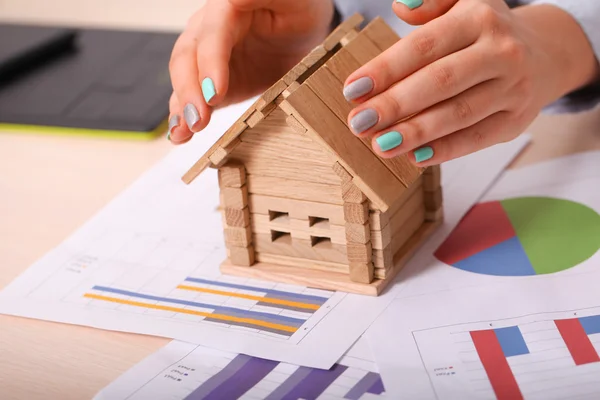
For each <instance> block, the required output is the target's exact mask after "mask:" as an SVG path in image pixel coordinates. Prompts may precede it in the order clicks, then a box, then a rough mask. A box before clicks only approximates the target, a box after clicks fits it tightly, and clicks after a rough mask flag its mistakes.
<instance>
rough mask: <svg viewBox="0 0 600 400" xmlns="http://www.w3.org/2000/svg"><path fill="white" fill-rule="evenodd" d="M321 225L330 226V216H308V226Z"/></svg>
mask: <svg viewBox="0 0 600 400" xmlns="http://www.w3.org/2000/svg"><path fill="white" fill-rule="evenodd" d="M317 225H318V226H320V227H323V228H328V227H329V218H322V217H308V226H317Z"/></svg>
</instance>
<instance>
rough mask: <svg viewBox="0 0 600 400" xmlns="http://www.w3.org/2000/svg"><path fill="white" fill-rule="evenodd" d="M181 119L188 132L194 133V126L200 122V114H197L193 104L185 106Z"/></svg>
mask: <svg viewBox="0 0 600 400" xmlns="http://www.w3.org/2000/svg"><path fill="white" fill-rule="evenodd" d="M183 117H184V118H185V122H186V124H187V126H188V128H190V131H192V132H194V125H196V124H197V123H198V121H200V114H198V110H197V109H196V107H195V106H194V105H193V104H188V105H186V106H185V107H184V108H183Z"/></svg>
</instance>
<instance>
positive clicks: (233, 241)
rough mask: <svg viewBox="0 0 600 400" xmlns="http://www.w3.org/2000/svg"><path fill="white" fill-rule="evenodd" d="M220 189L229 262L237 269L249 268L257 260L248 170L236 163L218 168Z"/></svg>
mask: <svg viewBox="0 0 600 400" xmlns="http://www.w3.org/2000/svg"><path fill="white" fill-rule="evenodd" d="M219 187H220V188H221V201H222V203H223V204H222V209H223V211H222V212H223V219H224V223H225V245H226V246H227V253H228V255H229V259H230V260H231V262H232V263H233V264H235V265H241V266H247V267H249V266H251V265H253V264H254V261H255V260H254V246H253V245H252V231H251V228H250V209H249V208H248V186H247V185H246V170H245V168H244V167H243V166H241V165H236V164H233V163H228V164H225V165H223V166H222V167H221V168H219Z"/></svg>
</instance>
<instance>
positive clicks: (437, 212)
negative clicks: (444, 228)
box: [425, 207, 444, 222]
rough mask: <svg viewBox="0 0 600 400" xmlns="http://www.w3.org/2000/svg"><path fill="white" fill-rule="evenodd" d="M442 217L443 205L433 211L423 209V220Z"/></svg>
mask: <svg viewBox="0 0 600 400" xmlns="http://www.w3.org/2000/svg"><path fill="white" fill-rule="evenodd" d="M443 219H444V207H440V208H438V209H437V210H435V211H429V210H425V221H430V222H431V221H441V220H443Z"/></svg>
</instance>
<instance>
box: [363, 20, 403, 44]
mask: <svg viewBox="0 0 600 400" xmlns="http://www.w3.org/2000/svg"><path fill="white" fill-rule="evenodd" d="M361 32H362V33H363V34H364V35H366V36H367V37H368V38H369V39H371V41H372V42H373V43H374V44H375V46H377V47H378V48H379V50H381V51H385V50H387V49H389V48H390V47H392V46H393V45H394V44H396V42H398V41H399V40H400V36H398V34H397V33H396V31H394V30H393V29H392V28H391V27H390V26H389V25H388V24H387V23H386V22H385V21H384V20H383V18H381V17H376V18H375V19H373V20H372V21H371V22H369V24H368V25H367V26H365V28H364V29H363V30H362V31H361Z"/></svg>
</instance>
